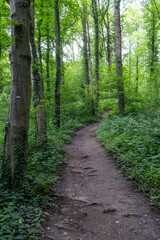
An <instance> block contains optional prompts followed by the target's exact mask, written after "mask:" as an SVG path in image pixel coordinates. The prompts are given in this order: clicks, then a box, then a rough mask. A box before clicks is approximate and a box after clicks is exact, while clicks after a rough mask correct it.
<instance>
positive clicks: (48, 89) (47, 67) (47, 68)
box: [46, 23, 50, 92]
mask: <svg viewBox="0 0 160 240" xmlns="http://www.w3.org/2000/svg"><path fill="white" fill-rule="evenodd" d="M49 65H50V39H49V24H48V23H47V52H46V73H47V92H50V69H49Z"/></svg>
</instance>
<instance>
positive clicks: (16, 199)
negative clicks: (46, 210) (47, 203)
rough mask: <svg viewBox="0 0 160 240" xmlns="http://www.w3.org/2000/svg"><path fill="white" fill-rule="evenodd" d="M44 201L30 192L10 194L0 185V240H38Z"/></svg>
mask: <svg viewBox="0 0 160 240" xmlns="http://www.w3.org/2000/svg"><path fill="white" fill-rule="evenodd" d="M40 203H41V205H42V204H44V200H43V199H40V198H38V197H36V196H35V195H34V194H33V193H32V192H31V191H28V192H26V191H21V192H19V193H16V192H14V191H13V192H12V191H11V192H10V191H7V190H4V189H3V186H2V185H0V239H2V240H13V239H15V240H16V239H35V240H36V239H39V238H38V236H36V235H37V233H38V232H39V231H40V230H41V218H42V214H43V212H42V208H41V207H40V206H41V205H40Z"/></svg>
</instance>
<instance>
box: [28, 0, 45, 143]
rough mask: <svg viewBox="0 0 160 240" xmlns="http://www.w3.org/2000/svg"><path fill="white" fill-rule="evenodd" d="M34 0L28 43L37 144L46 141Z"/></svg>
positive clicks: (32, 2)
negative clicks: (30, 58)
mask: <svg viewBox="0 0 160 240" xmlns="http://www.w3.org/2000/svg"><path fill="white" fill-rule="evenodd" d="M33 4H34V0H32V1H31V7H30V43H31V53H32V78H33V81H32V82H33V103H34V108H35V115H36V116H35V118H36V140H37V145H38V146H44V145H45V143H46V142H47V125H46V112H45V104H44V96H43V78H42V75H41V72H40V63H39V60H38V53H37V48H36V43H35V37H34V28H35V27H34V5H33Z"/></svg>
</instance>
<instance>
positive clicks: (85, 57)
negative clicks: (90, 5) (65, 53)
mask: <svg viewBox="0 0 160 240" xmlns="http://www.w3.org/2000/svg"><path fill="white" fill-rule="evenodd" d="M86 23H87V7H86V6H85V4H83V15H82V27H83V64H84V76H85V81H84V85H85V86H86V85H89V66H88V47H87V25H86Z"/></svg>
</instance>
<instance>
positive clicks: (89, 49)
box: [87, 21, 95, 116]
mask: <svg viewBox="0 0 160 240" xmlns="http://www.w3.org/2000/svg"><path fill="white" fill-rule="evenodd" d="M87 31H88V52H89V66H90V82H91V97H92V115H93V116H94V115H95V109H94V86H93V71H92V58H91V47H90V33H89V23H88V21H87Z"/></svg>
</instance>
